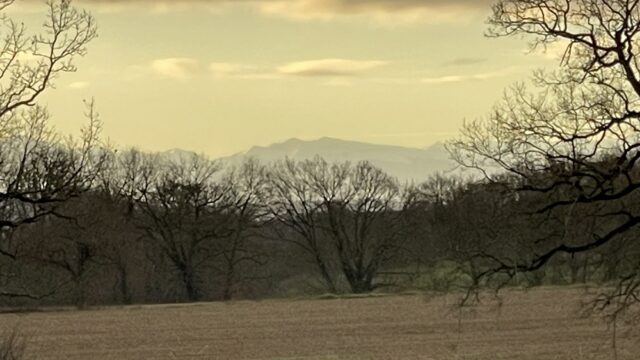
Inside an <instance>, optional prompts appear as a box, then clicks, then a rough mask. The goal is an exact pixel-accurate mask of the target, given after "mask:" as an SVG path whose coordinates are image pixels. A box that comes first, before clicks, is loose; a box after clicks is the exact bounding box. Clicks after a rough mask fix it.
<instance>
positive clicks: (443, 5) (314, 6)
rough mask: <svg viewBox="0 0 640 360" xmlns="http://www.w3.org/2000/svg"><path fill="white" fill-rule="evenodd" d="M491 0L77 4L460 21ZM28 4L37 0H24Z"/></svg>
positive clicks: (114, 0) (117, 0)
mask: <svg viewBox="0 0 640 360" xmlns="http://www.w3.org/2000/svg"><path fill="white" fill-rule="evenodd" d="M493 2H494V1H493V0H182V1H177V0H173V1H169V0H79V1H77V5H78V6H84V5H90V6H96V9H97V10H98V11H106V12H116V11H124V9H126V8H127V7H132V6H135V7H141V6H142V7H145V8H147V9H149V10H151V12H154V13H169V12H173V11H179V10H184V9H189V8H193V7H196V6H197V7H205V8H208V9H214V8H220V7H222V6H251V7H254V8H257V9H259V10H260V11H261V12H263V13H265V14H270V15H277V16H284V17H288V18H294V19H300V20H307V19H323V20H330V19H334V18H337V17H353V16H365V17H373V18H376V19H379V20H382V21H395V20H405V21H406V20H409V21H424V22H432V23H433V22H443V21H453V22H459V21H464V19H468V18H469V16H470V15H476V14H478V13H480V12H485V13H486V12H487V11H488V10H489V9H490V5H491V4H492V3H493ZM24 3H26V4H27V5H31V4H34V3H38V4H39V3H40V0H25V1H24Z"/></svg>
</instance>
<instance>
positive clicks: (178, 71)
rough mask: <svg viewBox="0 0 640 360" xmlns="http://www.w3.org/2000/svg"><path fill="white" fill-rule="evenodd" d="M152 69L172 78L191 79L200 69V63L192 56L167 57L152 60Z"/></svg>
mask: <svg viewBox="0 0 640 360" xmlns="http://www.w3.org/2000/svg"><path fill="white" fill-rule="evenodd" d="M151 70H153V71H154V72H155V73H157V74H159V75H161V76H163V77H166V78H171V79H176V80H189V79H191V78H192V77H193V76H194V75H195V74H196V73H198V72H199V71H200V63H199V61H198V60H196V59H192V58H166V59H156V60H154V61H153V62H151Z"/></svg>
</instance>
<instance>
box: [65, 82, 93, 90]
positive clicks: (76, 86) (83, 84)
mask: <svg viewBox="0 0 640 360" xmlns="http://www.w3.org/2000/svg"><path fill="white" fill-rule="evenodd" d="M89 85H91V84H90V83H89V82H87V81H76V82H72V83H71V84H69V86H68V87H69V88H70V89H75V90H80V89H86V88H88V87H89Z"/></svg>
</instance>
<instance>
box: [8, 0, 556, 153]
mask: <svg viewBox="0 0 640 360" xmlns="http://www.w3.org/2000/svg"><path fill="white" fill-rule="evenodd" d="M490 3H491V2H490V1H485V0H287V1H283V0H256V1H252V0H237V1H225V0H210V1H204V0H201V1H167V2H163V1H151V0H147V1H144V0H138V1H99V0H84V1H83V0H76V1H74V4H75V5H76V6H79V7H84V8H86V9H88V10H90V11H91V12H92V13H93V14H94V16H95V17H96V20H97V22H98V25H99V33H100V36H99V38H98V39H96V40H95V42H94V43H92V44H91V45H90V48H89V54H88V55H87V56H86V57H85V58H84V59H82V60H81V61H79V62H78V65H79V70H78V72H77V73H74V74H68V75H66V76H64V77H63V78H61V79H59V80H58V82H57V86H56V89H55V90H53V91H51V92H50V93H48V94H47V96H46V98H45V101H46V102H47V103H48V104H49V107H50V110H51V113H52V114H53V121H54V123H55V125H56V127H57V128H58V129H59V130H61V131H64V132H74V131H76V130H77V128H78V127H79V126H81V124H82V116H81V114H82V111H83V107H82V100H83V99H86V98H91V97H94V98H95V99H96V103H97V106H98V109H99V111H100V113H101V115H102V119H103V121H104V123H105V134H106V135H107V136H108V137H109V138H110V139H111V140H112V141H113V142H114V143H116V144H117V145H119V146H138V147H140V148H142V149H147V150H166V149H171V148H182V149H188V150H195V151H198V152H203V153H206V154H209V155H211V156H213V157H217V156H224V155H229V154H232V153H235V152H238V151H243V150H246V149H248V148H250V147H251V146H253V145H268V144H270V143H273V142H279V141H282V140H285V139H288V138H291V137H298V138H307V139H312V138H319V137H323V136H332V137H338V138H343V139H350V140H359V141H366V142H373V143H383V144H395V145H403V146H412V147H424V146H427V145H429V144H431V143H433V142H436V141H442V140H446V139H447V138H449V137H451V136H453V135H455V133H456V132H457V130H458V128H459V127H460V125H461V123H462V121H463V119H465V118H467V119H473V118H476V117H479V116H483V115H485V114H487V113H488V112H489V111H490V109H491V107H492V105H493V104H494V103H495V102H496V101H497V100H498V99H499V98H500V96H501V94H502V92H503V89H504V88H505V87H507V86H508V85H510V84H512V83H514V82H517V81H522V80H527V79H528V78H529V77H530V74H531V72H532V70H533V69H535V68H537V67H544V66H549V65H553V64H555V63H556V62H557V59H556V57H555V56H554V55H553V54H526V53H525V50H526V49H527V44H526V41H524V40H519V39H487V38H485V37H484V36H483V34H484V31H485V30H486V25H485V24H484V21H485V19H486V17H487V16H488V14H489V10H490ZM42 10H44V7H43V6H42V5H41V3H40V2H39V1H35V0H34V1H30V0H22V1H21V0H18V3H17V4H15V5H14V8H13V9H12V10H11V16H13V17H16V18H19V19H21V20H24V21H25V23H26V24H27V25H28V26H29V27H30V28H31V29H32V30H34V31H35V30H37V28H38V24H40V23H41V22H42V13H41V11H42Z"/></svg>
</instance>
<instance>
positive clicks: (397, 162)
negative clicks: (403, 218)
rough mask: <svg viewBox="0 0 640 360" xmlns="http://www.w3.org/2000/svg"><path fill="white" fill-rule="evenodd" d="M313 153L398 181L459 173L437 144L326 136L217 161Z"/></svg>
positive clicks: (264, 160)
mask: <svg viewBox="0 0 640 360" xmlns="http://www.w3.org/2000/svg"><path fill="white" fill-rule="evenodd" d="M315 156H320V157H322V158H324V159H325V160H327V161H329V162H343V161H350V162H353V163H355V162H358V161H363V160H366V161H369V162H371V163H372V164H373V165H375V166H377V167H379V168H381V169H382V170H384V171H386V172H387V173H388V174H390V175H392V176H394V177H397V178H398V179H399V180H401V181H415V182H421V181H424V180H426V179H427V178H428V177H429V176H430V175H433V174H435V173H436V172H445V173H447V172H456V173H459V172H460V170H459V169H456V164H455V163H454V162H453V161H452V160H451V159H450V157H449V154H448V152H447V151H446V150H445V148H444V145H443V144H441V143H437V144H434V145H432V146H430V147H427V148H425V149H417V148H408V147H402V146H392V145H376V144H369V143H363V142H356V141H346V140H340V139H334V138H327V137H325V138H321V139H318V140H311V141H305V140H300V139H290V140H287V141H285V142H282V143H277V144H273V145H270V146H256V147H253V148H251V149H250V150H249V151H247V152H244V153H239V154H235V155H232V156H229V157H226V158H222V159H220V160H221V161H222V162H223V163H224V164H227V165H237V164H240V163H242V162H243V161H244V160H246V159H249V158H255V159H257V160H259V161H260V162H262V163H270V162H275V161H279V160H283V159H285V158H290V159H293V160H305V159H312V158H314V157H315Z"/></svg>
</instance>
